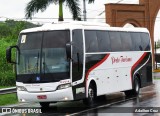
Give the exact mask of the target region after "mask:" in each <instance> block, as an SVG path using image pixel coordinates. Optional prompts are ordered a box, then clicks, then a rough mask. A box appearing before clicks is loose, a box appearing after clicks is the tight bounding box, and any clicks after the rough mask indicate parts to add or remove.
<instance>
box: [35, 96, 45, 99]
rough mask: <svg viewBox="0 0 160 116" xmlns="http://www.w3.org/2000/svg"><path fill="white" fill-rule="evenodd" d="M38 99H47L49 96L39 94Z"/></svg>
mask: <svg viewBox="0 0 160 116" xmlns="http://www.w3.org/2000/svg"><path fill="white" fill-rule="evenodd" d="M37 99H47V96H46V95H38V96H37Z"/></svg>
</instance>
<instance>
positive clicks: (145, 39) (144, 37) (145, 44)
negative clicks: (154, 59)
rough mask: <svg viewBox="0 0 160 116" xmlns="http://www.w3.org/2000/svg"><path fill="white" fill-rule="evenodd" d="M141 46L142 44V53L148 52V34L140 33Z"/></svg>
mask: <svg viewBox="0 0 160 116" xmlns="http://www.w3.org/2000/svg"><path fill="white" fill-rule="evenodd" d="M141 42H142V43H141V44H142V49H143V50H144V51H148V50H150V38H149V34H147V33H141Z"/></svg>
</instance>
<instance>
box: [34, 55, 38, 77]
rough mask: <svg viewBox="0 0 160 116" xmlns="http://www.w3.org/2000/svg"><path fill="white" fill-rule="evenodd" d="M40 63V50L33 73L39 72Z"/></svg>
mask: <svg viewBox="0 0 160 116" xmlns="http://www.w3.org/2000/svg"><path fill="white" fill-rule="evenodd" d="M38 65H39V52H38V55H37V62H36V64H35V66H34V68H33V74H38ZM35 69H36V70H35Z"/></svg>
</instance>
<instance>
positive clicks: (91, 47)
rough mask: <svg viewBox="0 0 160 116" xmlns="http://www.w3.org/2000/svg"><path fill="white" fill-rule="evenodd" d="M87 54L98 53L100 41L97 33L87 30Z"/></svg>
mask: <svg viewBox="0 0 160 116" xmlns="http://www.w3.org/2000/svg"><path fill="white" fill-rule="evenodd" d="M85 44H86V52H98V51H99V48H98V41H97V35H96V31H91V30H85Z"/></svg>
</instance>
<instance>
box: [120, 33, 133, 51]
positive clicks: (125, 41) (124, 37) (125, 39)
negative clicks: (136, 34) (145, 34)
mask: <svg viewBox="0 0 160 116" xmlns="http://www.w3.org/2000/svg"><path fill="white" fill-rule="evenodd" d="M121 42H122V51H132V49H133V48H132V40H131V35H130V33H127V32H121Z"/></svg>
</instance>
